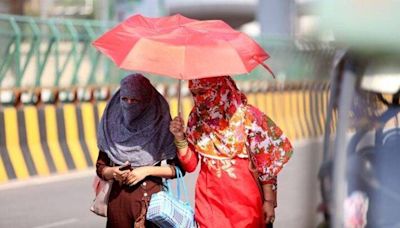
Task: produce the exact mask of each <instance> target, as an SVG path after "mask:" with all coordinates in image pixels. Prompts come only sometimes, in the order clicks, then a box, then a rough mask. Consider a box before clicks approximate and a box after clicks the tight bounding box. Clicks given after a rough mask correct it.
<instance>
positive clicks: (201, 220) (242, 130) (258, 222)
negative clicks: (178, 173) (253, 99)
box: [170, 76, 292, 228]
mask: <svg viewBox="0 0 400 228" xmlns="http://www.w3.org/2000/svg"><path fill="white" fill-rule="evenodd" d="M189 89H190V91H191V93H192V95H193V99H194V107H193V109H192V111H191V113H190V116H189V120H188V124H187V129H186V134H185V133H184V127H183V120H182V119H181V117H176V118H174V120H173V121H172V122H171V124H170V131H171V132H172V133H173V134H174V136H175V144H176V145H177V147H178V158H179V159H180V161H181V163H182V166H183V168H184V169H185V170H186V171H188V172H192V171H194V170H195V169H196V166H197V163H198V161H200V163H201V169H200V173H199V176H198V179H197V184H196V193H195V218H196V221H197V223H198V224H199V226H200V227H223V228H229V227H235V228H237V227H240V228H245V227H249V228H250V227H251V228H256V227H265V223H272V222H273V221H274V218H275V212H274V208H275V207H276V195H275V191H276V180H277V178H276V177H277V174H278V173H279V171H280V170H281V169H282V167H283V165H284V164H285V163H286V162H287V161H288V160H289V158H290V156H291V154H292V146H291V144H290V142H289V140H288V139H287V138H286V136H284V134H283V133H282V131H281V129H280V128H279V127H277V126H276V125H275V123H274V122H273V121H272V120H271V119H270V118H268V117H267V116H266V115H265V114H264V113H262V112H261V111H260V110H258V109H257V108H256V107H254V106H251V105H249V104H247V100H246V97H245V95H244V94H243V93H242V92H240V91H239V89H238V88H237V87H236V85H235V83H234V81H233V80H232V78H231V77H229V76H223V77H214V78H206V79H196V80H190V81H189ZM249 158H251V159H249ZM252 166H253V167H254V168H255V170H253V171H256V173H257V174H258V175H257V176H258V179H257V180H256V179H255V178H254V176H253V172H252V169H249V167H252ZM257 182H259V183H260V184H261V188H262V191H260V190H259V187H258V183H257Z"/></svg>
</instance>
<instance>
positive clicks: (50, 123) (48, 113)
mask: <svg viewBox="0 0 400 228" xmlns="http://www.w3.org/2000/svg"><path fill="white" fill-rule="evenodd" d="M44 113H45V117H46V118H45V119H46V137H47V145H48V146H49V150H50V154H51V156H52V158H53V161H54V165H55V166H56V169H57V171H58V172H60V173H63V172H66V171H67V170H68V168H67V163H66V162H65V158H64V156H63V153H62V150H61V146H60V142H59V141H58V129H57V125H58V124H57V117H56V107H55V106H53V105H46V106H45V107H44Z"/></svg>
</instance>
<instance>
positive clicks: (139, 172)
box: [125, 166, 149, 186]
mask: <svg viewBox="0 0 400 228" xmlns="http://www.w3.org/2000/svg"><path fill="white" fill-rule="evenodd" d="M148 175H149V167H146V166H143V167H139V168H135V169H134V170H131V171H130V172H129V173H128V176H127V178H126V181H125V184H127V185H129V186H133V185H135V184H137V183H139V182H140V181H142V180H143V179H144V178H146V177H147V176H148Z"/></svg>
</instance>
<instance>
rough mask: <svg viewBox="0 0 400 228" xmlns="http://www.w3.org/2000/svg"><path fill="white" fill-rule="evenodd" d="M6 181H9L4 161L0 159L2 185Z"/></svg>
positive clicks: (0, 181) (0, 180)
mask: <svg viewBox="0 0 400 228" xmlns="http://www.w3.org/2000/svg"><path fill="white" fill-rule="evenodd" d="M6 180H8V177H7V171H6V168H5V167H4V162H3V159H1V157H0V183H2V182H5V181H6Z"/></svg>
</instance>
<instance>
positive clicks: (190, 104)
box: [172, 96, 193, 123]
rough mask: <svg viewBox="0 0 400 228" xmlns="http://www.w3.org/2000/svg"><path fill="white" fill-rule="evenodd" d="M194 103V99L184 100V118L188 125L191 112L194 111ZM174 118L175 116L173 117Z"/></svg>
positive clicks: (184, 98) (185, 98)
mask: <svg viewBox="0 0 400 228" xmlns="http://www.w3.org/2000/svg"><path fill="white" fill-rule="evenodd" d="M192 107H193V102H192V97H191V96H189V97H183V98H182V118H183V120H184V121H185V123H187V120H188V117H189V114H190V112H191V111H192ZM172 118H174V116H172Z"/></svg>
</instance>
